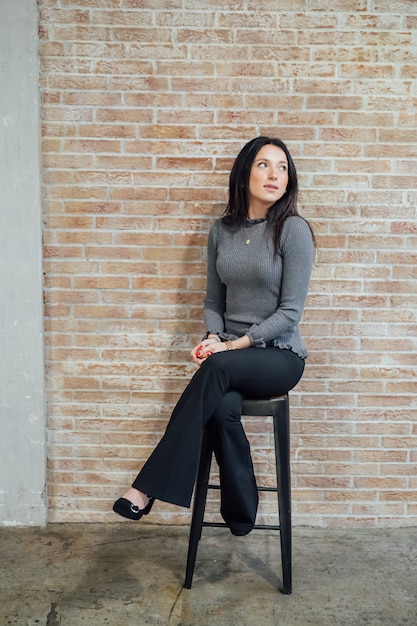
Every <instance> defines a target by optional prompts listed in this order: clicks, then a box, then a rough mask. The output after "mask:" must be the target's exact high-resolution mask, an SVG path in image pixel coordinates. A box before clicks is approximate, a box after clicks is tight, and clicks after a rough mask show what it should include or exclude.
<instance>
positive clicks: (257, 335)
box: [245, 324, 266, 348]
mask: <svg viewBox="0 0 417 626" xmlns="http://www.w3.org/2000/svg"><path fill="white" fill-rule="evenodd" d="M245 334H246V335H247V336H248V337H249V339H250V340H251V342H252V345H253V346H254V347H255V348H266V343H265V341H264V338H263V335H262V333H261V330H260V328H259V326H258V325H257V324H253V325H252V326H251V327H250V328H249V330H248V331H247V332H246V333H245Z"/></svg>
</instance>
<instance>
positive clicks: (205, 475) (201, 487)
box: [184, 432, 212, 589]
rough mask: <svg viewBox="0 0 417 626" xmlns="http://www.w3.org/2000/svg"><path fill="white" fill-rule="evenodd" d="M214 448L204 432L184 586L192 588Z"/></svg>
mask: <svg viewBox="0 0 417 626" xmlns="http://www.w3.org/2000/svg"><path fill="white" fill-rule="evenodd" d="M211 459H212V449H211V447H210V444H209V441H208V436H207V433H206V432H204V434H203V437H202V442H201V450H200V463H199V467H198V474H197V481H196V486H195V494H194V505H193V514H192V518H191V527H190V538H189V542H188V555H187V566H186V570H185V582H184V588H185V589H191V585H192V582H193V575H194V567H195V560H196V557H197V548H198V542H199V541H200V538H201V530H202V527H203V518H204V511H205V508H206V500H207V487H208V481H209V476H210V467H211Z"/></svg>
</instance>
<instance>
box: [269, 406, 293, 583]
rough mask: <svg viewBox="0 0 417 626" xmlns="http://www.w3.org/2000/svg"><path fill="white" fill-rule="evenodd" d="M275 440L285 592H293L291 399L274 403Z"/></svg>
mask: <svg viewBox="0 0 417 626" xmlns="http://www.w3.org/2000/svg"><path fill="white" fill-rule="evenodd" d="M274 404H275V406H274V414H273V421H274V440H275V459H276V471H277V486H278V510H279V524H280V529H281V532H280V539H281V560H282V582H283V593H285V594H290V593H291V592H292V556H291V555H292V537H291V534H292V533H291V472H290V424H289V400H288V398H286V400H285V401H280V402H276V403H274Z"/></svg>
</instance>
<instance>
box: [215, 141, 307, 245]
mask: <svg viewBox="0 0 417 626" xmlns="http://www.w3.org/2000/svg"><path fill="white" fill-rule="evenodd" d="M269 144H272V145H273V146H277V148H281V150H282V151H283V152H284V153H285V156H286V157H287V161H288V185H287V190H286V192H285V193H284V195H283V196H282V198H280V199H279V200H277V201H276V202H275V203H274V204H273V205H272V206H271V207H270V208H269V211H268V225H269V228H271V230H272V233H273V241H274V248H275V252H277V251H278V247H279V240H280V236H281V231H282V227H283V226H284V222H285V220H286V219H287V217H289V216H290V215H299V213H298V210H297V197H298V179H297V170H296V169H295V165H294V161H293V160H292V156H291V154H290V151H289V150H288V148H287V146H286V145H285V143H284V142H283V141H281V139H277V138H275V137H264V136H261V137H256V138H255V139H252V140H251V141H249V142H248V143H247V144H246V145H245V146H243V148H242V149H241V151H240V152H239V154H238V155H237V157H236V160H235V162H234V164H233V167H232V170H231V172H230V176H229V200H228V203H227V206H226V210H225V212H224V214H223V218H222V219H223V222H224V223H225V224H227V225H228V226H231V227H234V228H238V227H239V226H241V225H242V224H243V223H244V221H245V218H246V217H247V216H248V211H249V177H250V173H251V169H252V165H253V163H254V161H255V158H256V155H257V154H258V152H259V150H260V149H261V148H263V146H266V145H269ZM300 217H301V216H300ZM303 219H304V218H303ZM306 221H307V220H306ZM307 224H308V222H307ZM308 225H309V227H310V230H311V234H312V237H313V241H315V238H314V233H313V230H312V228H311V226H310V224H308Z"/></svg>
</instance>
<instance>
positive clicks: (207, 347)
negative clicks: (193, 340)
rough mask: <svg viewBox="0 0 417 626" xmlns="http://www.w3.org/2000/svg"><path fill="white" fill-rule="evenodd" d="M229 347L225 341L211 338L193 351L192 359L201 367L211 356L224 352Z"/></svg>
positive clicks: (204, 340) (201, 342)
mask: <svg viewBox="0 0 417 626" xmlns="http://www.w3.org/2000/svg"><path fill="white" fill-rule="evenodd" d="M225 350H227V347H226V345H225V343H224V342H223V341H220V340H219V339H216V338H215V337H210V338H209V339H203V341H200V343H199V344H198V345H197V346H195V348H193V349H192V350H191V359H192V360H193V361H194V363H197V365H198V366H200V365H201V364H202V363H203V362H204V361H205V360H206V359H207V358H208V357H209V356H211V355H212V354H214V352H224V351H225Z"/></svg>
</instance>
